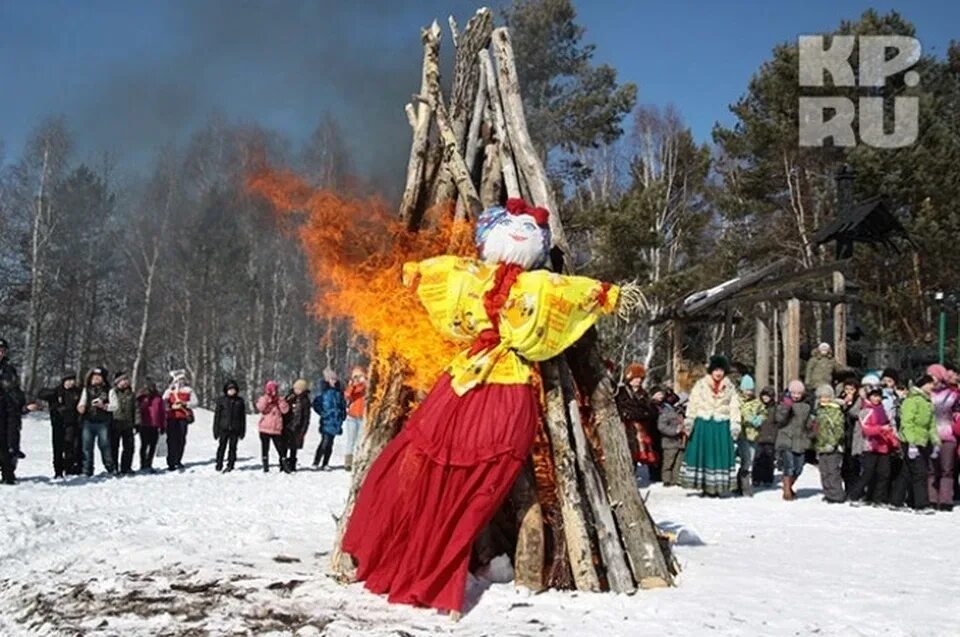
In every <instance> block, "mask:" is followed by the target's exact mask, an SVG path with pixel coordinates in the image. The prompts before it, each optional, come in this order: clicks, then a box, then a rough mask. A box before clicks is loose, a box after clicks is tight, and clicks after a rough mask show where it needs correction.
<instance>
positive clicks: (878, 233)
mask: <svg viewBox="0 0 960 637" xmlns="http://www.w3.org/2000/svg"><path fill="white" fill-rule="evenodd" d="M895 238H903V239H906V240H907V241H909V240H910V237H909V235H908V234H907V230H906V228H904V227H903V224H901V223H900V221H899V220H898V219H897V218H896V216H895V215H894V214H893V212H892V211H891V210H890V206H889V204H888V203H887V201H886V199H884V198H883V197H881V196H877V197H871V198H870V199H867V200H865V201H861V202H860V203H858V204H857V205H855V206H853V207H852V208H851V209H850V210H849V211H848V212H846V213H844V214H841V215H839V216H838V217H837V218H835V219H834V220H833V221H831V222H830V223H828V224H827V225H825V226H823V227H822V228H820V229H819V230H817V232H816V234H814V235H813V242H814V244H816V245H821V244H823V243H827V242H828V241H841V242H857V241H859V242H862V243H882V244H886V245H893V242H892V239H895Z"/></svg>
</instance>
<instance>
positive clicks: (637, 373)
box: [623, 363, 647, 382]
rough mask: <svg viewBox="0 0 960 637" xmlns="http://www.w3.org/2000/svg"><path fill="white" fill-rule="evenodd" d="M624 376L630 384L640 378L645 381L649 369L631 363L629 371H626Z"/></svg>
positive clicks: (628, 367) (628, 366)
mask: <svg viewBox="0 0 960 637" xmlns="http://www.w3.org/2000/svg"><path fill="white" fill-rule="evenodd" d="M623 376H624V378H626V379H627V381H628V382H629V381H631V380H633V379H634V378H639V379H641V380H643V379H644V378H646V377H647V368H646V367H644V366H643V365H641V364H640V363H630V364H629V365H627V369H626V371H624V373H623Z"/></svg>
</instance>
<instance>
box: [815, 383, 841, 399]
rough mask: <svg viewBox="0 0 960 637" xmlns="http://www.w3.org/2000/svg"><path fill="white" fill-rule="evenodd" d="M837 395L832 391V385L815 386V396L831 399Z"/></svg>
mask: <svg viewBox="0 0 960 637" xmlns="http://www.w3.org/2000/svg"><path fill="white" fill-rule="evenodd" d="M836 397H837V395H836V394H835V393H834V391H833V387H831V386H830V385H820V386H819V387H817V398H830V399H831V400H832V399H834V398H836Z"/></svg>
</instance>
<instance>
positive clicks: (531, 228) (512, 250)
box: [482, 215, 543, 270]
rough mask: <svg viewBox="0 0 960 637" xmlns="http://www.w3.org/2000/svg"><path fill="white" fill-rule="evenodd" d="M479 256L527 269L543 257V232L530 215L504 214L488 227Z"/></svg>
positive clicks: (490, 260) (486, 259)
mask: <svg viewBox="0 0 960 637" xmlns="http://www.w3.org/2000/svg"><path fill="white" fill-rule="evenodd" d="M482 256H483V260H484V261H486V262H488V263H511V264H515V265H519V266H521V267H523V268H524V269H525V270H529V269H531V268H532V267H534V266H535V265H536V264H537V263H539V262H540V261H541V259H542V257H543V233H542V232H541V230H540V227H539V226H537V222H536V220H535V219H534V218H533V217H532V216H530V215H506V216H505V217H504V218H503V219H502V220H501V221H500V222H499V223H497V225H495V226H494V227H493V228H491V229H490V234H488V235H487V238H486V241H485V242H484V244H483V254H482Z"/></svg>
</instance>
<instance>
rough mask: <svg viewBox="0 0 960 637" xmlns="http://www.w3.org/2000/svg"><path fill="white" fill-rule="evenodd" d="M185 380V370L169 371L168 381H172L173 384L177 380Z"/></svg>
mask: <svg viewBox="0 0 960 637" xmlns="http://www.w3.org/2000/svg"><path fill="white" fill-rule="evenodd" d="M186 378H187V370H185V369H172V370H170V379H171V380H173V382H177V381H178V380H186Z"/></svg>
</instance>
